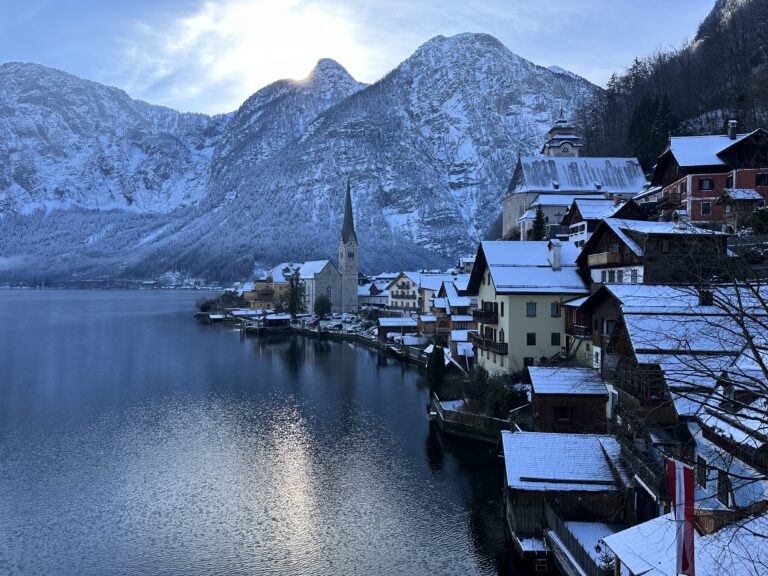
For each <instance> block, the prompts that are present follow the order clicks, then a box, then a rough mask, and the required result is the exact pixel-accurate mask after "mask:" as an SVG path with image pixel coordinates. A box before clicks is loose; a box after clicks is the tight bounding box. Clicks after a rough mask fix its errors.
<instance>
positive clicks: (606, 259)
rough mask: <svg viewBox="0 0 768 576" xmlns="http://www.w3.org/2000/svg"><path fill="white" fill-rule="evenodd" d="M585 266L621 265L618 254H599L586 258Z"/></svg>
mask: <svg viewBox="0 0 768 576" xmlns="http://www.w3.org/2000/svg"><path fill="white" fill-rule="evenodd" d="M587 264H588V265H590V266H605V265H606V264H621V254H619V253H618V252H599V253H598V254H590V255H589V256H587Z"/></svg>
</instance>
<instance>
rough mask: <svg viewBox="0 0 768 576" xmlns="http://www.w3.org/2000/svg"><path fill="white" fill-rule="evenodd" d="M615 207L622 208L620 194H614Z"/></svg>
mask: <svg viewBox="0 0 768 576" xmlns="http://www.w3.org/2000/svg"><path fill="white" fill-rule="evenodd" d="M613 205H614V206H615V207H616V208H618V207H619V206H621V195H620V194H614V195H613Z"/></svg>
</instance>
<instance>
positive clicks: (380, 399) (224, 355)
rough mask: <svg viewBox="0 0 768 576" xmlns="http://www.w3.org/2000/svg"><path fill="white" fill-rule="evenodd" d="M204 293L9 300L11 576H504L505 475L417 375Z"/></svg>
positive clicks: (7, 567)
mask: <svg viewBox="0 0 768 576" xmlns="http://www.w3.org/2000/svg"><path fill="white" fill-rule="evenodd" d="M201 296H202V294H201V293H192V292H163V291H134V292H128V291H125V292H121V291H54V290H52V291H21V290H0V574H4V575H5V574H19V575H32V574H56V575H70V574H71V575H78V576H86V575H107V574H109V575H112V574H131V575H137V574H148V575H149V574H152V575H166V574H167V575H195V574H201V575H203V574H205V575H207V574H222V575H223V574H228V575H231V574H249V575H255V574H259V575H261V574H290V575H294V574H295V575H310V574H312V575H336V574H339V575H350V574H361V575H362V574H374V575H375V574H392V575H404V574H434V575H437V574H482V575H490V574H512V573H513V570H514V569H513V568H512V567H511V562H512V560H511V554H510V553H509V552H508V551H507V548H506V546H505V541H504V528H503V519H502V504H501V482H502V480H501V478H502V470H501V466H500V461H499V460H498V458H496V456H495V455H493V454H492V450H491V446H490V445H486V444H481V443H474V442H470V441H463V440H457V439H455V438H452V437H445V436H443V435H441V433H440V432H439V431H437V430H435V429H434V427H433V426H431V425H430V423H429V422H428V420H427V417H426V413H425V405H426V402H427V396H428V394H427V391H426V389H425V388H424V387H423V386H422V384H421V373H420V371H419V370H418V369H416V368H413V367H408V366H404V365H402V364H400V363H399V362H397V361H396V360H394V359H392V358H387V357H385V356H381V355H379V354H378V353H377V352H375V351H373V350H369V349H367V348H364V347H361V346H357V345H354V344H351V343H342V342H328V341H321V340H313V339H305V338H302V337H300V336H295V335H294V336H284V337H271V338H250V337H249V338H247V339H244V340H241V338H240V336H239V332H238V331H237V330H234V329H232V328H230V327H228V326H207V325H201V324H197V323H195V321H194V320H193V318H192V314H193V313H194V311H195V310H194V304H195V301H196V300H197V299H198V298H200V297H201Z"/></svg>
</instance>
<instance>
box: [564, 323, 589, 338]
mask: <svg viewBox="0 0 768 576" xmlns="http://www.w3.org/2000/svg"><path fill="white" fill-rule="evenodd" d="M568 334H569V335H570V336H573V337H574V338H579V339H580V340H585V339H586V340H588V339H590V338H592V329H591V328H590V327H589V326H578V325H577V324H574V325H573V326H571V327H570V329H569V330H568Z"/></svg>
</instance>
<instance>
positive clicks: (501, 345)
mask: <svg viewBox="0 0 768 576" xmlns="http://www.w3.org/2000/svg"><path fill="white" fill-rule="evenodd" d="M470 338H471V339H472V343H473V344H474V345H475V346H477V347H478V348H480V349H482V350H486V351H488V352H495V353H496V354H509V344H507V343H506V342H494V341H493V340H489V339H488V338H483V337H482V336H480V335H479V334H476V333H474V332H470Z"/></svg>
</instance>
